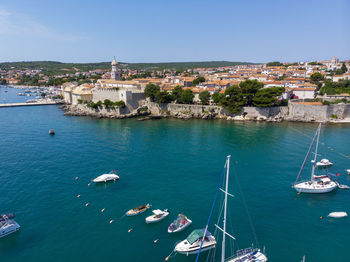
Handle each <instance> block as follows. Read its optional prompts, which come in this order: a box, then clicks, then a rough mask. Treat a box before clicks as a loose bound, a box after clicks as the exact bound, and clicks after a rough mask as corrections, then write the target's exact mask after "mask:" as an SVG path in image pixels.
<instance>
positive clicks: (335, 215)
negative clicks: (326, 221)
mask: <svg viewBox="0 0 350 262" xmlns="http://www.w3.org/2000/svg"><path fill="white" fill-rule="evenodd" d="M347 216H348V214H347V213H346V212H331V213H329V214H328V217H332V218H342V217H347Z"/></svg>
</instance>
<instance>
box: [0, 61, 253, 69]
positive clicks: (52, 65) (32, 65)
mask: <svg viewBox="0 0 350 262" xmlns="http://www.w3.org/2000/svg"><path fill="white" fill-rule="evenodd" d="M247 64H253V63H248V62H229V61H208V62H169V63H125V62H119V65H120V67H121V68H128V69H140V70H142V69H143V70H162V69H174V70H185V69H189V68H200V67H223V66H234V65H247ZM110 67H111V63H110V62H101V63H61V62H55V61H32V62H3V63H0V68H1V69H7V70H8V69H42V70H45V71H73V70H74V71H89V70H93V69H109V68H110Z"/></svg>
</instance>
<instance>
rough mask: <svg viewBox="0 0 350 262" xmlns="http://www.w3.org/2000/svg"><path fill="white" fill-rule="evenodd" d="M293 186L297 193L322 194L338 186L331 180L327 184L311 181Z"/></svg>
mask: <svg viewBox="0 0 350 262" xmlns="http://www.w3.org/2000/svg"><path fill="white" fill-rule="evenodd" d="M293 187H294V189H295V190H296V191H297V192H299V193H309V194H323V193H328V192H331V191H333V190H334V189H336V188H337V187H338V186H337V184H336V183H335V182H333V181H332V182H330V183H329V184H327V185H319V184H317V183H312V182H302V183H299V184H296V185H294V186H293Z"/></svg>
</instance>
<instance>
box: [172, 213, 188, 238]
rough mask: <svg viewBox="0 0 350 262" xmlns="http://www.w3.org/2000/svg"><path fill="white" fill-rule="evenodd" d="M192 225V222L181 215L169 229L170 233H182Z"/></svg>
mask: <svg viewBox="0 0 350 262" xmlns="http://www.w3.org/2000/svg"><path fill="white" fill-rule="evenodd" d="M191 224H192V220H190V219H188V218H187V217H186V216H185V215H183V214H179V215H178V216H177V218H176V219H175V220H174V221H173V222H172V223H171V224H170V226H169V227H168V233H176V232H180V231H182V230H184V229H185V228H186V227H188V226H189V225H191Z"/></svg>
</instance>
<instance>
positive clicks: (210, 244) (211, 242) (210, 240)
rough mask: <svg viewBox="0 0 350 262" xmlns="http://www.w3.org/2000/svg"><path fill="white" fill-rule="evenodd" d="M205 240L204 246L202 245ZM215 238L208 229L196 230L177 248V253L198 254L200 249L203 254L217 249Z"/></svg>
mask: <svg viewBox="0 0 350 262" xmlns="http://www.w3.org/2000/svg"><path fill="white" fill-rule="evenodd" d="M202 240H203V244H201V243H202ZM215 246H216V240H215V237H214V236H212V235H211V234H210V232H209V231H207V230H206V229H196V230H194V231H192V233H191V234H190V235H189V236H188V237H187V238H186V239H185V240H183V241H181V242H180V243H178V244H177V245H176V246H175V249H174V250H175V252H177V253H180V254H185V255H189V254H196V253H197V252H198V251H199V249H201V252H203V251H207V250H210V249H212V248H215Z"/></svg>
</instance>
